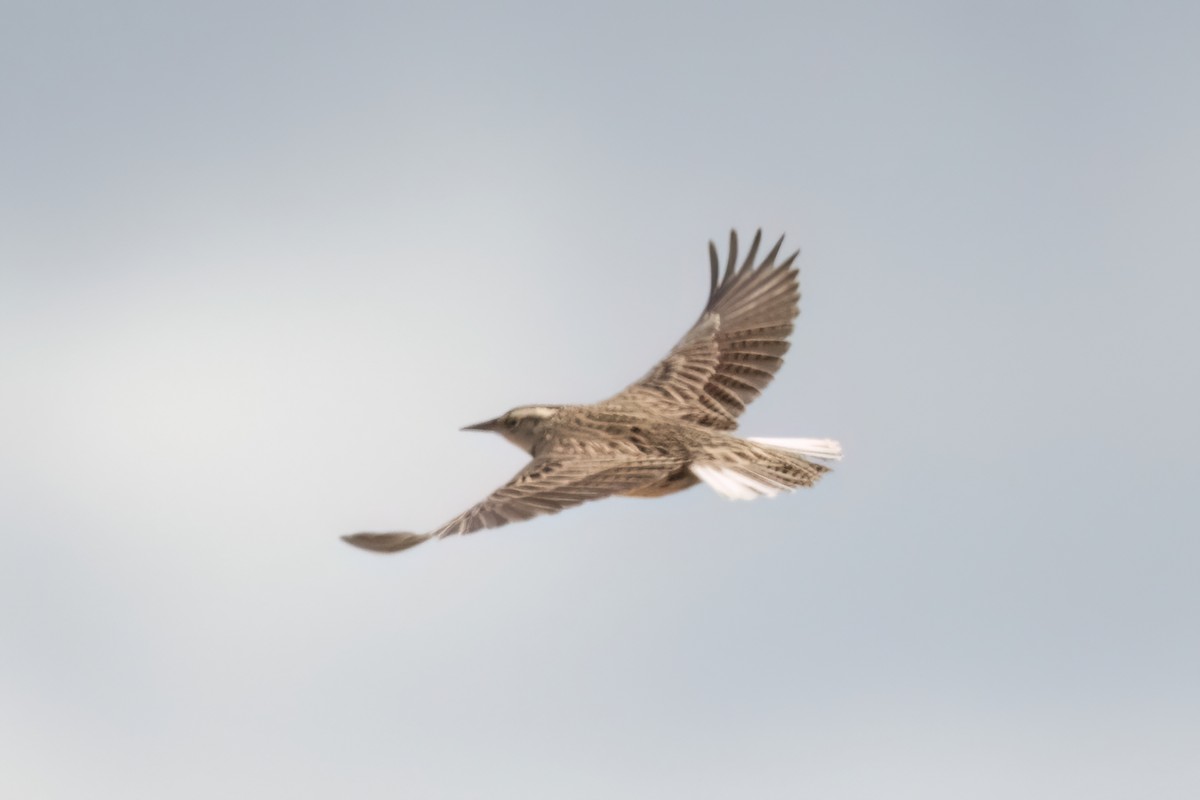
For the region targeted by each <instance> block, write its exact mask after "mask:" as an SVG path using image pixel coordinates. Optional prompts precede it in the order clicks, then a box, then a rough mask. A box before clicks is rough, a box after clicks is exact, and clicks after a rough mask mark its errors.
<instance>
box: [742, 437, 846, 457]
mask: <svg viewBox="0 0 1200 800" xmlns="http://www.w3.org/2000/svg"><path fill="white" fill-rule="evenodd" d="M746 441H748V442H758V443H759V444H765V445H767V446H769V447H778V448H779V449H780V450H790V451H791V452H793V453H799V454H800V455H802V456H808V457H809V458H820V459H823V460H829V461H841V460H842V445H841V444H840V443H838V442H837V441H835V440H833V439H781V438H776V437H770V436H751V437H749V438H748V439H746Z"/></svg>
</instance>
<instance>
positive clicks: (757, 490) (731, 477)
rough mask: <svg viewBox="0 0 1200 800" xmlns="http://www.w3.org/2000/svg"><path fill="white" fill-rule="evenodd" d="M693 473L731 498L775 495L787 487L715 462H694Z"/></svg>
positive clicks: (718, 492) (740, 498)
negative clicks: (719, 465)
mask: <svg viewBox="0 0 1200 800" xmlns="http://www.w3.org/2000/svg"><path fill="white" fill-rule="evenodd" d="M691 469H692V474H693V475H695V476H696V477H697V478H699V479H700V480H702V481H704V482H705V483H707V484H708V485H709V486H711V487H712V489H713V491H715V492H716V493H717V494H719V495H721V496H722V497H728V498H729V499H730V500H753V499H754V498H756V497H774V496H775V495H777V494H779V493H780V492H781V491H783V490H784V488H785V487H783V486H780V485H778V484H776V483H771V482H768V481H764V480H762V479H759V478H754V477H751V476H750V475H746V474H745V473H743V472H739V471H738V470H736V469H730V468H728V467H718V466H716V465H715V464H693V465H692V467H691Z"/></svg>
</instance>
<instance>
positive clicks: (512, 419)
mask: <svg viewBox="0 0 1200 800" xmlns="http://www.w3.org/2000/svg"><path fill="white" fill-rule="evenodd" d="M504 424H505V425H507V426H508V427H510V428H515V427H517V420H516V417H509V418H508V419H506V420H504Z"/></svg>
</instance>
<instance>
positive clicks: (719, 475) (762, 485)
mask: <svg viewBox="0 0 1200 800" xmlns="http://www.w3.org/2000/svg"><path fill="white" fill-rule="evenodd" d="M745 441H746V442H748V443H750V448H752V449H750V450H749V451H748V452H746V453H739V454H738V457H735V458H727V459H724V460H722V461H708V462H704V461H700V462H697V463H694V464H692V466H691V471H692V474H694V475H695V476H696V477H697V478H699V479H700V480H702V481H704V482H705V483H707V484H708V485H709V486H710V487H712V489H713V490H714V491H716V492H717V493H718V494H720V495H722V496H723V497H728V498H729V499H731V500H753V499H754V498H756V497H775V496H776V495H778V494H779V493H781V492H790V491H793V490H794V489H799V488H800V487H802V486H812V485H813V484H814V483H816V482H817V481H818V480H820V478H821V476H822V475H824V474H825V473H826V472H828V471H829V467H827V466H825V465H823V464H816V463H813V462H812V461H809V460H808V459H810V458H818V459H823V460H824V459H828V460H835V459H839V458H841V457H842V446H841V445H840V444H838V443H837V442H835V441H834V440H832V439H761V438H755V439H747V440H745Z"/></svg>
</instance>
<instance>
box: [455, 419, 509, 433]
mask: <svg viewBox="0 0 1200 800" xmlns="http://www.w3.org/2000/svg"><path fill="white" fill-rule="evenodd" d="M499 424H500V420H498V419H489V420H488V421H487V422H477V423H475V424H474V425H468V426H467V427H465V428H462V430H464V431H494V430H496V426H497V425H499Z"/></svg>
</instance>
